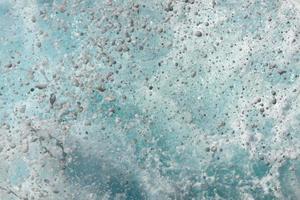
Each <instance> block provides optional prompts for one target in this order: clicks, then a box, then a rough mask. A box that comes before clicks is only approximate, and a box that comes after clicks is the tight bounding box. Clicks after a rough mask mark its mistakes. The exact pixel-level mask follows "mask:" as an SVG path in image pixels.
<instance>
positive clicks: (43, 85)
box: [35, 83, 47, 90]
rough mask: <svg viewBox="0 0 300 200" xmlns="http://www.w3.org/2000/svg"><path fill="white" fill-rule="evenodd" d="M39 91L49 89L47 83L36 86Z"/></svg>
mask: <svg viewBox="0 0 300 200" xmlns="http://www.w3.org/2000/svg"><path fill="white" fill-rule="evenodd" d="M35 87H36V88H37V89H40V90H41V89H45V88H46V87H47V84H46V83H39V84H37V85H36V86H35Z"/></svg>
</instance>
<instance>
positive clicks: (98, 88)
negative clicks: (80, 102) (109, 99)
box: [97, 85, 106, 92]
mask: <svg viewBox="0 0 300 200" xmlns="http://www.w3.org/2000/svg"><path fill="white" fill-rule="evenodd" d="M97 90H99V91H100V92H104V91H105V90H106V89H105V87H103V86H102V85H100V86H98V87H97Z"/></svg>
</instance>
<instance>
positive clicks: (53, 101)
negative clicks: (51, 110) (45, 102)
mask: <svg viewBox="0 0 300 200" xmlns="http://www.w3.org/2000/svg"><path fill="white" fill-rule="evenodd" d="M49 101H50V104H51V106H53V104H54V103H55V101H56V96H55V94H53V93H52V94H51V95H50V99H49Z"/></svg>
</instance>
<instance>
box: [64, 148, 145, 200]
mask: <svg viewBox="0 0 300 200" xmlns="http://www.w3.org/2000/svg"><path fill="white" fill-rule="evenodd" d="M71 156H72V158H73V159H72V161H71V162H70V163H69V164H68V165H67V166H66V169H65V175H66V176H67V179H68V180H69V181H70V182H71V183H72V184H73V185H76V186H79V187H80V188H85V189H87V190H89V191H90V192H92V193H93V194H95V195H97V199H101V196H103V195H104V194H109V199H118V198H121V199H126V200H137V199H138V200H142V199H146V196H145V193H144V191H143V189H142V188H141V187H140V185H139V183H138V181H137V180H136V178H135V177H134V176H133V175H132V174H130V171H122V170H119V169H116V168H115V167H113V166H112V165H111V163H109V162H107V161H105V160H103V159H100V158H97V157H93V156H89V157H85V156H83V155H82V154H81V153H80V152H75V153H74V154H72V155H71ZM75 196H77V198H76V199H78V198H79V196H80V191H77V192H76V195H75Z"/></svg>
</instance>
